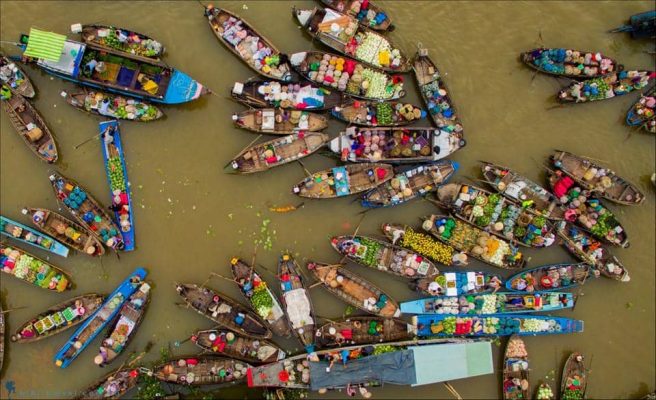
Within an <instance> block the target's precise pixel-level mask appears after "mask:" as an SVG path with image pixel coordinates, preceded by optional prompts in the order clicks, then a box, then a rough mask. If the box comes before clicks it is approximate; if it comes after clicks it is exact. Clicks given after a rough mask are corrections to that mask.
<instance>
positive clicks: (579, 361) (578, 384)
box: [560, 353, 588, 400]
mask: <svg viewBox="0 0 656 400" xmlns="http://www.w3.org/2000/svg"><path fill="white" fill-rule="evenodd" d="M584 361H585V360H584V357H583V354H581V353H572V354H570V356H569V357H568V358H567V361H565V366H564V367H563V375H562V377H561V378H560V398H561V399H572V400H575V399H585V392H586V390H587V387H588V369H587V368H586V367H585V363H584Z"/></svg>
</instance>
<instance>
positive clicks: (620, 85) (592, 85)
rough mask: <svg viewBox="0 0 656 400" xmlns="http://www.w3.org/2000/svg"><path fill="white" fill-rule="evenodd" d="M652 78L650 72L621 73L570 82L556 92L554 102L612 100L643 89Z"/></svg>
mask: <svg viewBox="0 0 656 400" xmlns="http://www.w3.org/2000/svg"><path fill="white" fill-rule="evenodd" d="M654 76H656V75H655V74H654V73H653V72H650V71H622V72H614V73H612V74H608V75H604V76H603V77H601V78H594V79H588V80H585V81H581V82H572V83H570V84H569V85H568V86H565V87H564V88H563V89H561V90H560V92H558V94H557V95H556V100H558V101H559V102H561V103H588V102H591V101H598V100H607V99H612V98H614V97H617V96H623V95H625V94H627V93H631V92H633V91H635V90H640V89H642V88H644V87H645V86H647V84H648V83H649V80H650V79H652V78H653V77H654Z"/></svg>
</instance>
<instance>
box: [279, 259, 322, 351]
mask: <svg viewBox="0 0 656 400" xmlns="http://www.w3.org/2000/svg"><path fill="white" fill-rule="evenodd" d="M278 279H279V281H280V290H281V292H282V305H283V309H284V311H285V315H286V316H287V320H288V321H289V325H290V327H291V330H292V332H294V335H296V337H297V338H298V340H299V341H300V342H301V344H303V346H304V347H305V348H306V350H308V351H310V352H311V351H312V350H313V349H314V340H315V336H314V326H315V325H316V317H315V316H314V307H312V298H311V297H310V293H309V292H308V291H307V289H306V288H305V284H304V282H303V275H302V274H301V268H300V267H299V265H298V263H297V262H296V260H295V259H294V258H293V257H292V256H291V255H290V254H283V255H281V256H280V259H279V261H278Z"/></svg>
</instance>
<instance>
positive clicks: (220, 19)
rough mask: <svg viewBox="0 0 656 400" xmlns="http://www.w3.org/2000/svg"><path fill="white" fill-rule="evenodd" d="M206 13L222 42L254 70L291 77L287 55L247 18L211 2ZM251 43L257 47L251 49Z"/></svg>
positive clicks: (278, 78)
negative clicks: (255, 49) (247, 20)
mask: <svg viewBox="0 0 656 400" xmlns="http://www.w3.org/2000/svg"><path fill="white" fill-rule="evenodd" d="M205 16H206V17H207V22H208V23H209V24H210V28H211V29H212V32H214V35H215V36H216V38H217V39H219V42H221V43H222V44H223V45H224V46H225V47H226V48H227V49H228V50H230V51H231V52H232V53H233V54H235V55H236V56H237V57H238V58H239V59H240V60H242V61H243V62H244V63H245V64H246V65H248V67H249V68H251V69H252V70H253V71H255V72H257V73H258V74H260V75H262V76H265V77H267V78H269V79H277V80H281V81H289V80H291V79H292V75H291V68H290V66H289V62H288V61H287V57H286V56H285V55H283V54H282V53H281V52H280V50H278V49H277V48H276V46H274V45H273V43H271V40H269V39H268V38H267V37H265V36H264V35H262V34H261V33H259V32H258V31H256V30H255V28H253V26H252V25H251V24H249V23H248V22H246V20H245V19H243V18H242V17H240V16H239V15H237V14H235V13H233V12H231V11H228V10H226V9H225V8H219V7H214V6H213V5H211V4H209V5H207V6H205ZM252 47H255V48H257V51H256V52H255V51H252V50H251V48H252Z"/></svg>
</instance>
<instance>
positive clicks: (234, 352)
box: [191, 329, 286, 364]
mask: <svg viewBox="0 0 656 400" xmlns="http://www.w3.org/2000/svg"><path fill="white" fill-rule="evenodd" d="M191 341H192V342H194V344H195V345H196V346H198V347H200V348H201V349H203V350H205V351H207V352H211V353H215V354H217V355H222V356H225V357H230V358H234V359H237V360H242V361H245V362H247V363H250V364H266V363H270V362H276V361H278V360H282V359H283V358H285V355H286V354H285V352H284V351H283V350H282V349H281V348H280V347H278V346H277V345H276V344H274V343H273V342H269V341H266V340H260V339H253V338H249V337H246V336H242V335H240V334H239V333H234V332H232V331H228V330H216V329H211V330H206V331H198V332H196V333H194V334H193V335H192V336H191Z"/></svg>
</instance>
